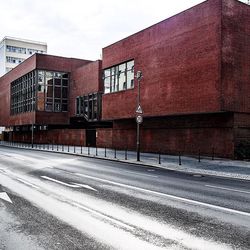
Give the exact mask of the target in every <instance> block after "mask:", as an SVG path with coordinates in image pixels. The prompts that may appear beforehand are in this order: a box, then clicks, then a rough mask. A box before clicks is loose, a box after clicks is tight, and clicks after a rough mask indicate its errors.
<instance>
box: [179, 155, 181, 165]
mask: <svg viewBox="0 0 250 250" xmlns="http://www.w3.org/2000/svg"><path fill="white" fill-rule="evenodd" d="M179 166H181V152H179Z"/></svg>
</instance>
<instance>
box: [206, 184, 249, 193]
mask: <svg viewBox="0 0 250 250" xmlns="http://www.w3.org/2000/svg"><path fill="white" fill-rule="evenodd" d="M205 186H206V187H210V188H216V189H223V190H227V191H233V192H239V193H244V194H250V192H248V191H243V190H239V189H232V188H225V187H219V186H212V185H205Z"/></svg>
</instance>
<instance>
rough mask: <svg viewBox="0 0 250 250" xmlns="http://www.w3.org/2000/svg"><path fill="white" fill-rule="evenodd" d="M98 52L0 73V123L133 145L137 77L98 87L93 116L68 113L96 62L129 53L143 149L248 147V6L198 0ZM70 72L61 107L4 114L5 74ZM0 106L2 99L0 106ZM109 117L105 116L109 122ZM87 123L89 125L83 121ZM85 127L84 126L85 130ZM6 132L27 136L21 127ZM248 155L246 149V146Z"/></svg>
mask: <svg viewBox="0 0 250 250" xmlns="http://www.w3.org/2000/svg"><path fill="white" fill-rule="evenodd" d="M102 54H103V60H102V61H94V62H92V61H88V60H80V59H72V58H63V57H55V56H48V55H34V56H32V57H31V58H29V59H27V60H26V61H25V62H23V63H22V64H20V65H19V66H18V67H16V68H15V69H14V70H12V71H11V72H9V73H7V74H6V75H4V76H3V77H2V78H0V86H1V91H0V107H1V108H0V124H1V125H3V126H22V125H30V124H31V123H32V122H34V121H35V123H36V124H39V125H49V130H48V131H39V132H36V133H35V138H34V139H35V141H36V142H38V143H48V142H51V143H60V144H72V145H73V144H75V145H87V144H88V143H89V142H90V141H91V140H90V139H89V138H88V137H89V135H90V134H92V136H93V135H95V132H96V138H95V139H96V141H95V140H94V144H96V145H97V146H100V147H110V148H117V149H125V148H127V149H132V150H134V149H135V147H136V122H135V110H136V106H137V84H138V82H137V80H136V79H135V86H134V88H132V89H128V90H124V91H120V92H116V93H109V94H103V95H102V105H101V109H102V114H101V120H100V121H96V122H93V121H92V122H90V121H86V120H85V119H84V117H77V116H76V97H78V96H84V95H88V94H90V93H95V92H103V91H104V88H103V78H102V76H103V75H102V72H103V70H104V69H106V68H110V67H112V66H115V65H118V64H121V63H123V62H127V61H130V60H134V65H135V72H136V71H138V70H140V71H142V73H143V78H142V80H141V89H140V90H141V91H140V93H141V106H142V109H143V116H144V122H143V124H142V125H141V149H142V150H143V151H145V152H162V153H171V154H177V153H179V152H181V153H183V154H198V152H200V153H201V154H203V155H211V154H212V152H213V151H214V153H215V155H217V156H223V157H235V156H240V157H242V156H246V155H247V154H248V152H247V150H246V149H247V148H249V149H250V143H249V141H250V98H249V97H250V87H249V83H250V70H249V69H250V7H249V6H248V5H246V4H243V3H241V2H239V1H236V0H207V1H205V2H203V3H201V4H198V5H196V6H194V7H193V8H190V9H188V10H186V11H183V12H182V13H180V14H177V15H175V16H173V17H171V18H168V19H166V20H163V21H162V22H159V23H157V24H155V25H153V26H151V27H149V28H146V29H144V30H142V31H139V32H137V33H136V34H133V35H131V36H129V37H127V38H125V39H122V40H120V41H118V42H115V43H114V44H111V45H109V46H107V47H105V48H103V53H102ZM34 69H44V70H53V71H62V72H69V73H70V94H69V109H68V112H66V113H49V112H39V111H36V112H30V113H23V114H20V115H14V116H10V113H9V110H10V108H9V107H10V83H11V82H12V81H13V80H15V79H17V78H19V77H20V76H22V75H24V74H26V73H28V72H30V71H32V70H34ZM3 107H4V108H3ZM108 122H110V123H108ZM89 130H91V131H89ZM90 132H91V133H90ZM13 140H21V141H29V140H30V132H14V133H13ZM249 156H250V150H249Z"/></svg>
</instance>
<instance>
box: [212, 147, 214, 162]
mask: <svg viewBox="0 0 250 250" xmlns="http://www.w3.org/2000/svg"><path fill="white" fill-rule="evenodd" d="M212 160H214V148H212Z"/></svg>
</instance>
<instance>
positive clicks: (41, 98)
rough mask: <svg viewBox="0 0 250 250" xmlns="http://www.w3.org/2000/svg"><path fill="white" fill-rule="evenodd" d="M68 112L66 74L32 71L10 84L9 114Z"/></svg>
mask: <svg viewBox="0 0 250 250" xmlns="http://www.w3.org/2000/svg"><path fill="white" fill-rule="evenodd" d="M33 110H38V111H52V112H64V111H67V110H68V73H62V72H50V71H43V70H34V71H32V72H30V73H28V74H26V75H24V76H22V77H20V78H19V79H17V80H15V81H14V82H12V83H11V114H12V115H15V114H18V113H23V112H30V111H33Z"/></svg>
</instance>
